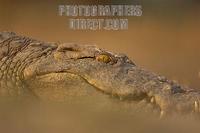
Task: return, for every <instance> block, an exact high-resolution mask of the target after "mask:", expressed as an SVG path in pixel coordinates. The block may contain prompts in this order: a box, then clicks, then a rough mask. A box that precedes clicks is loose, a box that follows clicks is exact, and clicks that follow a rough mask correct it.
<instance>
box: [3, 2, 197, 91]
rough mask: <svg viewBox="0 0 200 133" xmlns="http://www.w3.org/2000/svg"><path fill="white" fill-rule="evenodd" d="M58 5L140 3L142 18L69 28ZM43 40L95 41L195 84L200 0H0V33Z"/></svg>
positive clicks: (102, 46)
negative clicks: (109, 27) (121, 25)
mask: <svg viewBox="0 0 200 133" xmlns="http://www.w3.org/2000/svg"><path fill="white" fill-rule="evenodd" d="M60 4H139V5H142V8H143V15H142V16H141V17H129V29H128V30H126V31H77V30H76V31H74V30H70V29H69V28H68V20H69V18H68V17H65V16H59V15H58V5H60ZM5 30H8V31H14V32H17V33H18V34H22V35H26V36H30V37H32V38H36V39H39V40H43V41H53V42H58V41H59V42H77V43H83V44H96V45H98V46H99V47H101V48H105V49H108V50H111V51H114V52H117V53H126V54H127V55H128V56H129V57H130V58H131V59H132V60H134V61H135V62H136V64H138V65H140V66H142V67H144V68H146V69H149V70H151V71H154V72H156V73H158V74H161V75H165V76H167V77H168V78H170V79H173V80H177V81H178V82H180V83H182V84H185V85H188V86H190V87H193V88H200V79H199V77H198V73H199V71H200V61H199V58H200V36H199V35H200V1H199V0H190V1H188V0H153V1H149V0H98V1H94V0H55V1H52V0H40V1H39V0H29V1H27V0H15V1H13V0H0V31H5Z"/></svg>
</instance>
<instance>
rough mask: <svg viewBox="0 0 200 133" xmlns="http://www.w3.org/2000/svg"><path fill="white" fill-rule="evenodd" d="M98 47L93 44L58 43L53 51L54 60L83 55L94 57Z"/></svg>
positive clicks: (81, 56) (76, 57)
mask: <svg viewBox="0 0 200 133" xmlns="http://www.w3.org/2000/svg"><path fill="white" fill-rule="evenodd" d="M98 51H99V49H98V48H97V47H96V46H94V45H81V44H80V45H78V44H75V43H64V44H60V45H59V46H58V48H57V50H56V52H55V53H54V58H55V59H56V60H64V59H79V58H84V57H95V53H96V52H98Z"/></svg>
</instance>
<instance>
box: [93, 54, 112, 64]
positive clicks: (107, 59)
mask: <svg viewBox="0 0 200 133" xmlns="http://www.w3.org/2000/svg"><path fill="white" fill-rule="evenodd" d="M96 60H98V61H100V62H104V63H109V62H110V61H111V57H110V56H109V55H106V54H101V55H98V56H97V57H96Z"/></svg>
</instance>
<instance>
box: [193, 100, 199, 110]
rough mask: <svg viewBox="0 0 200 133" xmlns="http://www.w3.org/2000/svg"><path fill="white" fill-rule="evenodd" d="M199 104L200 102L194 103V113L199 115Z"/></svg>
mask: <svg viewBox="0 0 200 133" xmlns="http://www.w3.org/2000/svg"><path fill="white" fill-rule="evenodd" d="M199 109H200V107H199V102H198V101H194V112H196V113H199Z"/></svg>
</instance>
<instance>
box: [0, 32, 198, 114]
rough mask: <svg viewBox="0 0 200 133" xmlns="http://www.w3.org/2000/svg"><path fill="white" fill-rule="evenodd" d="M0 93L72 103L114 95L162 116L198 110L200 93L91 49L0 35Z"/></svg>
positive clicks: (108, 54)
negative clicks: (143, 103) (156, 110)
mask: <svg viewBox="0 0 200 133" xmlns="http://www.w3.org/2000/svg"><path fill="white" fill-rule="evenodd" d="M0 83H1V84H0V95H1V96H12V97H19V96H23V95H27V94H28V95H33V96H36V97H37V98H39V99H59V100H62V101H63V100H69V99H68V98H69V97H79V96H82V95H84V96H92V95H95V97H96V96H100V97H101V96H102V95H107V96H112V97H115V98H118V99H122V100H123V101H124V102H125V101H142V100H144V99H145V100H146V101H148V102H149V103H151V104H152V105H154V106H155V107H156V108H159V110H160V112H161V115H163V114H165V113H166V112H171V111H174V112H187V113H190V112H196V113H199V112H200V102H199V99H200V93H199V91H197V90H192V89H189V88H186V87H183V86H180V85H179V84H177V83H175V82H173V81H170V80H168V79H166V78H165V77H162V76H159V75H156V74H154V73H152V72H149V71H146V70H144V69H141V68H140V67H138V66H136V65H135V64H134V63H133V62H132V61H131V60H130V59H129V58H128V57H127V56H125V55H123V54H115V53H112V52H109V51H106V50H103V49H100V48H97V47H96V46H93V45H81V44H73V43H62V44H57V43H46V42H42V41H37V40H34V39H31V38H28V37H23V36H18V35H16V34H15V33H12V32H0Z"/></svg>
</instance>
